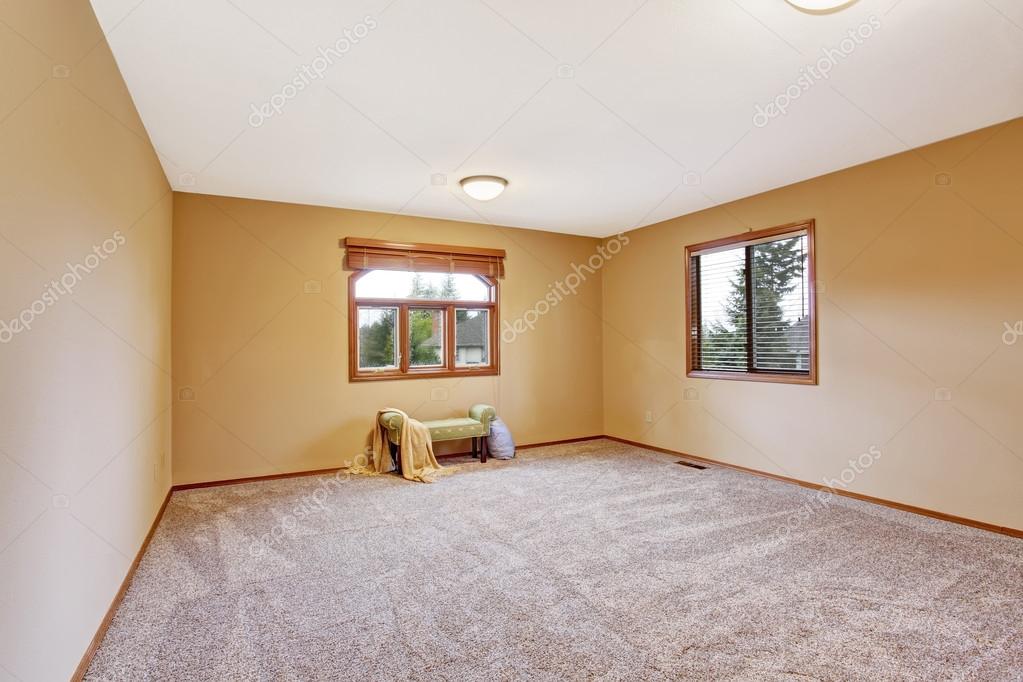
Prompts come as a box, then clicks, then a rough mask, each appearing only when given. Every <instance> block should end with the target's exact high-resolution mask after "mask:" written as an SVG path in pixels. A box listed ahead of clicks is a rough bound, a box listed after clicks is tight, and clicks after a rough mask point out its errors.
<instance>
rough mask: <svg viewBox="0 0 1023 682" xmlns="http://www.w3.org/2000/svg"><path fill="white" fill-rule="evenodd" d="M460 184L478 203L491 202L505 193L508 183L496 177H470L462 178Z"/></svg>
mask: <svg viewBox="0 0 1023 682" xmlns="http://www.w3.org/2000/svg"><path fill="white" fill-rule="evenodd" d="M459 184H460V185H461V186H462V189H463V190H465V193H466V194H468V195H469V196H471V197H472V198H473V199H475V200H476V201H490V200H491V199H494V198H495V197H497V196H498V195H499V194H501V192H503V191H504V188H505V187H507V186H508V181H507V180H505V179H504V178H499V177H497V176H496V175H470V176H469V177H467V178H462V180H461V182H459Z"/></svg>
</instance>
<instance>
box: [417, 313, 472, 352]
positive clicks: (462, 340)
mask: <svg viewBox="0 0 1023 682" xmlns="http://www.w3.org/2000/svg"><path fill="white" fill-rule="evenodd" d="M455 338H456V339H458V345H459V346H462V347H465V346H473V347H479V348H484V347H486V345H487V325H486V316H485V315H477V316H475V317H469V318H466V319H464V320H462V321H461V322H459V323H457V325H456V326H455ZM442 343H443V340H442V339H441V338H440V336H439V335H438V334H436V333H435V334H434V335H433V336H431V337H430V338H428V339H427V340H426V341H424V342H423V345H424V346H428V347H433V348H440V346H441V344H442Z"/></svg>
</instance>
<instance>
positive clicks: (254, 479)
mask: <svg viewBox="0 0 1023 682" xmlns="http://www.w3.org/2000/svg"><path fill="white" fill-rule="evenodd" d="M604 437H605V436H583V437H581V438H566V439H565V440H550V441H545V442H543V443H526V444H525V445H516V446H515V449H516V450H529V449H532V448H542V447H544V446H547V445H564V444H566V443H581V442H582V441H586V440H600V439H601V438H604ZM471 454H472V453H471V452H449V453H447V454H444V455H437V459H450V458H452V457H467V456H469V455H471ZM344 468H345V467H333V468H330V469H312V470H306V471H292V472H289V473H284V474H268V475H266V476H246V477H244V478H226V479H223V480H220V481H203V482H201V483H181V484H178V485H175V486H172V487H171V491H172V492H177V491H179V490H194V489H196V488H216V487H218V486H222V485H238V484H239V483H258V482H260V481H275V480H277V479H280V478H297V477H299V476H322V475H324V474H333V473H336V472H338V471H341V470H342V469H344Z"/></svg>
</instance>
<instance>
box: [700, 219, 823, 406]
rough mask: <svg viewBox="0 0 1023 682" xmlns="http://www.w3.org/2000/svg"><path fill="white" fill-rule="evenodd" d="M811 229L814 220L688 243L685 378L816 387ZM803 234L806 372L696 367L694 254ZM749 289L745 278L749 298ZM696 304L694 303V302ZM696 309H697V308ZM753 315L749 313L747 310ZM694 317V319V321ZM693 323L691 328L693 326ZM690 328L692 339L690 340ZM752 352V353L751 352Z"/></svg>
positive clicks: (815, 309) (748, 331)
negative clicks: (808, 342) (806, 329)
mask: <svg viewBox="0 0 1023 682" xmlns="http://www.w3.org/2000/svg"><path fill="white" fill-rule="evenodd" d="M814 228H815V220H814V219H812V218H811V219H809V220H802V221H799V222H794V223H788V224H786V225H779V226H777V227H769V228H767V229H763V230H756V231H750V232H744V233H742V234H737V235H733V236H730V237H724V238H721V239H712V240H710V241H705V242H700V243H699V244H690V245H689V246H687V247H686V248H685V325H686V326H685V337H686V376H687V377H692V378H696V379H725V380H729V381H761V382H769V383H778V384H802V385H811V386H816V385H818V374H817V359H818V358H817V356H818V352H817V350H818V349H817V292H816V288H817V287H816V281H817V280H816V277H817V275H816V273H817V270H816V259H815V253H814ZM803 231H805V232H806V260H807V267H806V280H807V288H808V309H807V310H808V313H807V314H808V315H809V318H810V319H809V323H808V327H809V332H810V361H809V371H808V372H807V373H796V372H779V371H777V370H773V371H768V370H757V369H755V368H753V367H750V369H749V370H747V371H728V370H704V369H698V368H697V362H696V360H697V358H698V357H699V344H700V339H699V330H700V326H699V322H700V320H699V311H698V310H693V291H692V285H693V273H692V272H691V265H690V264H691V262H692V256H693V254H694V253H696V252H698V251H706V250H707V249H715V248H720V247H726V246H732V245H735V244H742V243H745V242H753V241H758V240H764V239H768V238H772V237H778V238H781V237H783V236H784V235H786V234H789V233H795V232H803ZM749 286H750V283H749V279H747V296H749V292H748V288H749ZM697 303H698V301H697ZM697 307H698V306H697ZM750 314H751V315H752V314H753V311H752V310H751V311H750ZM694 316H696V317H695V319H694ZM694 323H695V326H694ZM694 329H695V330H696V332H695V338H694ZM747 333H748V334H750V335H752V333H753V331H752V328H750V329H748V330H747ZM751 352H752V351H751Z"/></svg>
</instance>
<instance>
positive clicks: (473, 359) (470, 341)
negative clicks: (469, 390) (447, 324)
mask: <svg viewBox="0 0 1023 682" xmlns="http://www.w3.org/2000/svg"><path fill="white" fill-rule="evenodd" d="M455 364H456V365H489V364H490V311H489V310H465V309H460V310H455Z"/></svg>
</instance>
